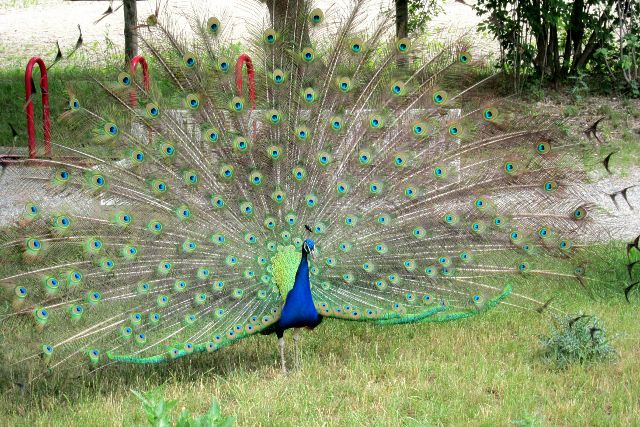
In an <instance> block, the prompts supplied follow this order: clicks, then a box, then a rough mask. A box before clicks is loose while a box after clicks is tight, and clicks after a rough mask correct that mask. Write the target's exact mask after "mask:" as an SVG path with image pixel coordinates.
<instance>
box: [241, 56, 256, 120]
mask: <svg viewBox="0 0 640 427" xmlns="http://www.w3.org/2000/svg"><path fill="white" fill-rule="evenodd" d="M244 64H247V77H248V80H249V99H250V100H251V109H252V110H255V109H256V81H255V76H254V72H253V62H251V57H250V56H249V55H247V54H246V53H243V54H242V55H240V58H238V62H236V89H237V90H238V95H239V96H242V66H243V65H244Z"/></svg>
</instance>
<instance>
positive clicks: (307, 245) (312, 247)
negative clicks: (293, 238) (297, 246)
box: [302, 239, 316, 256]
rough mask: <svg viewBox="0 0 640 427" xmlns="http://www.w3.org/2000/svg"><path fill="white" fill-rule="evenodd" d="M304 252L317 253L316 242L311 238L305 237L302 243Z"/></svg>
mask: <svg viewBox="0 0 640 427" xmlns="http://www.w3.org/2000/svg"><path fill="white" fill-rule="evenodd" d="M302 253H303V254H307V255H309V254H310V255H312V256H313V255H315V253H316V244H315V243H314V242H313V240H311V239H305V241H304V243H303V244H302Z"/></svg>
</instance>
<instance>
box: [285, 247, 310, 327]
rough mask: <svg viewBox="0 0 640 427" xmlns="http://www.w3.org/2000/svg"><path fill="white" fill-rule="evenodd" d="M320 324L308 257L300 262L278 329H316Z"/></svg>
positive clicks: (304, 257)
mask: <svg viewBox="0 0 640 427" xmlns="http://www.w3.org/2000/svg"><path fill="white" fill-rule="evenodd" d="M319 323H320V315H319V314H318V311H317V310H316V307H315V305H314V303H313V297H312V295H311V285H310V282H309V265H308V263H307V257H306V256H303V258H302V259H301V260H300V265H299V267H298V271H297V272H296V278H295V282H294V285H293V289H291V291H290V292H289V294H288V295H287V298H286V300H285V303H284V306H283V307H282V314H281V316H280V320H279V321H278V327H279V328H280V329H282V330H285V329H289V328H301V327H305V326H308V327H314V326H316V325H318V324H319Z"/></svg>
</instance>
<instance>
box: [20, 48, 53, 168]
mask: <svg viewBox="0 0 640 427" xmlns="http://www.w3.org/2000/svg"><path fill="white" fill-rule="evenodd" d="M36 63H37V64H38V67H39V68H40V90H41V91H42V122H43V123H42V129H43V133H44V152H45V155H46V156H47V157H51V119H50V118H49V79H48V78H47V67H46V66H45V65H44V61H43V60H42V59H40V58H38V57H37V56H34V57H33V58H31V59H30V60H29V62H28V63H27V69H26V70H25V73H24V87H25V101H27V137H28V140H29V158H30V159H35V158H36V131H35V127H34V124H33V99H31V95H32V94H33V93H32V92H31V90H32V87H31V81H32V75H33V67H34V66H35V65H36ZM34 89H35V88H34Z"/></svg>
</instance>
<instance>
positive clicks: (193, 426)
mask: <svg viewBox="0 0 640 427" xmlns="http://www.w3.org/2000/svg"><path fill="white" fill-rule="evenodd" d="M131 391H132V392H133V394H134V395H135V396H136V397H137V398H138V399H139V400H140V401H141V402H142V408H143V409H144V412H145V414H146V416H147V421H148V422H149V424H150V425H151V426H153V427H168V426H170V425H172V423H171V419H172V417H171V412H172V410H173V408H174V407H175V406H176V405H177V404H178V403H179V402H178V400H176V399H172V400H166V399H165V398H164V389H163V388H162V387H159V388H156V389H155V390H151V391H148V392H146V393H145V392H139V391H136V390H131ZM235 422H236V417H235V416H224V415H222V413H221V412H220V405H219V404H218V401H217V400H216V399H215V398H214V399H213V401H212V402H211V406H210V407H209V410H208V411H207V412H206V413H205V414H203V415H195V416H192V415H191V413H190V412H189V410H188V409H186V408H183V409H182V412H181V413H180V417H179V418H178V420H177V422H176V423H175V426H176V427H231V426H232V425H233V424H235Z"/></svg>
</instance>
